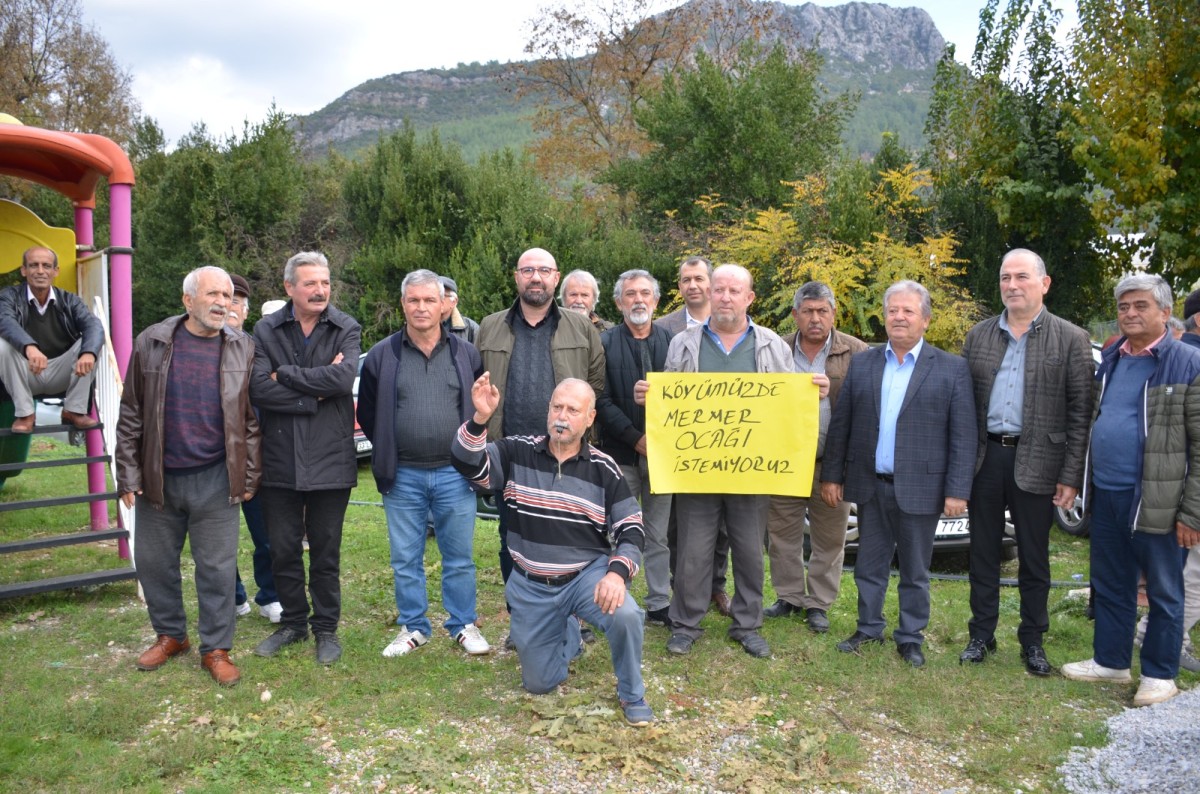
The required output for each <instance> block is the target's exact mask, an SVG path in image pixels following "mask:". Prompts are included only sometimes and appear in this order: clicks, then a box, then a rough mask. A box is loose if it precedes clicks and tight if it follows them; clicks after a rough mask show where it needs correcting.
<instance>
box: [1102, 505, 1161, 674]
mask: <svg viewBox="0 0 1200 794" xmlns="http://www.w3.org/2000/svg"><path fill="white" fill-rule="evenodd" d="M1132 507H1133V491H1132V490H1127V491H1108V490H1104V489H1102V488H1097V489H1096V490H1095V494H1094V496H1093V497H1092V551H1091V566H1092V592H1093V593H1094V594H1095V613H1096V626H1095V630H1094V631H1095V634H1094V636H1093V637H1092V650H1093V653H1094V656H1095V659H1096V662H1097V663H1098V664H1101V665H1103V666H1105V667H1111V668H1113V669H1114V670H1127V669H1129V667H1130V661H1131V660H1132V658H1133V635H1134V632H1135V631H1136V628H1137V595H1138V574H1139V572H1141V573H1144V574H1145V575H1146V595H1147V597H1148V598H1149V600H1150V620H1149V623H1148V624H1147V626H1146V637H1145V639H1144V640H1143V641H1142V654H1141V660H1142V675H1148V676H1150V677H1151V678H1174V677H1175V676H1176V674H1177V673H1178V672H1179V647H1180V644H1181V643H1182V642H1183V569H1182V567H1181V566H1180V564H1179V553H1180V552H1179V544H1178V543H1176V541H1175V533H1174V532H1173V531H1172V532H1168V533H1167V534H1165V535H1152V534H1150V533H1148V532H1134V531H1132V527H1130V526H1129V516H1130V510H1131V509H1132Z"/></svg>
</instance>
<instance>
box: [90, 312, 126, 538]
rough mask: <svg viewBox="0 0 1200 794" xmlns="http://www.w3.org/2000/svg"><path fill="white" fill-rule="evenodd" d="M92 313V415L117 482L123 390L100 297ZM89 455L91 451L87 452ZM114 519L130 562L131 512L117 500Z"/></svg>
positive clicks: (111, 471) (113, 479)
mask: <svg viewBox="0 0 1200 794" xmlns="http://www.w3.org/2000/svg"><path fill="white" fill-rule="evenodd" d="M92 313H93V314H95V315H96V316H97V317H98V318H99V319H100V324H101V325H102V326H103V327H104V351H103V353H102V354H101V356H100V360H99V361H97V362H96V411H97V413H98V414H99V415H100V421H101V422H102V423H103V427H102V430H101V432H102V433H103V438H104V452H105V453H106V454H107V455H108V468H109V474H110V475H111V476H112V481H113V482H114V483H115V482H116V481H117V456H116V449H117V419H118V418H119V417H120V415H121V392H122V391H123V390H124V388H125V384H124V382H123V381H122V380H121V370H120V368H119V367H118V366H117V357H116V355H115V354H114V353H113V345H112V337H111V336H110V334H109V325H108V311H107V309H106V308H105V306H104V302H103V301H102V300H101V299H100V296H98V295H97V296H96V297H94V298H92ZM88 452H89V453H91V450H90V449H89V450H88ZM117 515H118V516H119V518H120V522H121V526H123V527H124V528H125V529H127V530H129V541H128V545H127V547H126V548H125V549H123V550H122V554H121V556H122V557H128V558H129V559H130V560H132V559H133V545H134V542H135V541H134V523H135V518H134V511H133V510H132V509H131V508H128V507H126V506H125V504H124V503H123V502H122V501H121V500H119V499H118V500H117Z"/></svg>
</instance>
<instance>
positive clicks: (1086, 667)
mask: <svg viewBox="0 0 1200 794" xmlns="http://www.w3.org/2000/svg"><path fill="white" fill-rule="evenodd" d="M1060 669H1061V671H1062V674H1063V678H1070V679H1071V680H1072V681H1099V682H1101V683H1108V684H1128V683H1129V682H1131V681H1133V678H1132V677H1131V676H1130V675H1129V668H1128V667H1126V668H1125V669H1124V670H1114V669H1112V668H1111V667H1105V666H1104V665H1100V664H1096V660H1095V659H1088V660H1087V661H1086V662H1068V663H1067V664H1064V665H1063V666H1062V667H1061V668H1060Z"/></svg>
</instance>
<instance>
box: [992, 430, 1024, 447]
mask: <svg viewBox="0 0 1200 794" xmlns="http://www.w3.org/2000/svg"><path fill="white" fill-rule="evenodd" d="M1020 440H1021V437H1020V436H1006V435H1004V434H1003V433H988V441H995V442H996V443H997V444H999V445H1000V446H1002V447H1015V446H1016V445H1017V442H1018V441H1020Z"/></svg>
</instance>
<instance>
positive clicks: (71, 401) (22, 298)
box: [0, 247, 104, 433]
mask: <svg viewBox="0 0 1200 794" xmlns="http://www.w3.org/2000/svg"><path fill="white" fill-rule="evenodd" d="M21 275H22V276H24V277H25V283H24V284H16V285H14V286H11V287H7V288H6V289H4V290H3V291H0V381H3V383H4V388H5V389H7V390H8V393H9V395H11V397H12V401H13V417H14V421H13V424H12V430H13V432H14V433H32V432H33V424H34V405H33V398H34V396H35V395H40V394H62V393H64V392H65V398H64V399H63V409H62V423H63V424H64V425H66V424H69V425H71V426H72V427H75V428H76V429H79V430H90V429H91V428H93V427H96V425H98V424H99V422H98V421H97V420H96V419H94V418H92V417H91V416H89V415H88V398H89V397H90V395H91V391H92V381H93V380H94V379H95V377H96V370H95V367H96V359H97V358H98V357H99V355H100V350H101V349H102V348H103V347H104V330H103V327H102V326H101V325H100V321H99V320H98V319H96V317H95V316H94V315H93V314H92V313H91V312H90V311H88V307H87V304H86V303H84V302H83V301H82V300H80V299H79V296H77V295H74V294H72V293H70V292H67V291H65V290H62V289H59V288H58V287H55V286H54V279H55V278H57V277H58V255H57V254H55V253H54V252H53V251H51V250H50V249H48V248H41V247H34V248H30V249H28V250H27V251H26V252H25V253H24V255H23V256H22V257H21Z"/></svg>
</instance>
